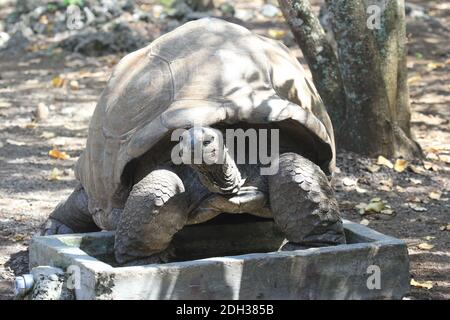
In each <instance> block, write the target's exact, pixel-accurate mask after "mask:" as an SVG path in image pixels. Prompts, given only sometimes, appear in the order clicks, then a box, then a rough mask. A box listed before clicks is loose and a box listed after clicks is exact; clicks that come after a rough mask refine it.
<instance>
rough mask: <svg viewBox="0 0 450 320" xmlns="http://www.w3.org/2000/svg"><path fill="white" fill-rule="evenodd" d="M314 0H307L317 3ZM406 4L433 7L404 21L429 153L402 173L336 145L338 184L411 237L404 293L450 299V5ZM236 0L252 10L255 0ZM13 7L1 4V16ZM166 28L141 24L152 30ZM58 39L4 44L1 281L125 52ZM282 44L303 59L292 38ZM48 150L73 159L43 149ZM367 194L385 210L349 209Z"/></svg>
mask: <svg viewBox="0 0 450 320" xmlns="http://www.w3.org/2000/svg"><path fill="white" fill-rule="evenodd" d="M319 2H320V1H313V3H314V4H315V5H316V8H317V4H318V3H319ZM411 2H413V3H417V4H420V5H421V6H423V7H424V8H426V9H427V12H428V15H429V18H428V19H417V18H413V17H408V20H407V32H408V38H409V62H408V69H409V82H410V91H411V108H412V129H413V132H414V134H415V136H416V138H417V141H418V142H419V143H420V145H421V146H422V148H423V150H424V153H425V155H426V156H427V159H426V160H425V161H422V160H417V161H413V162H409V167H408V168H407V169H406V170H405V171H404V172H401V173H400V172H397V171H395V170H394V169H391V168H388V167H386V166H383V165H380V166H375V164H376V163H377V159H368V158H364V157H361V156H358V155H354V154H349V153H346V152H342V151H341V152H339V153H338V166H339V168H340V172H339V173H338V174H337V178H336V181H335V182H334V184H335V188H336V193H337V196H338V198H339V201H340V206H341V210H342V215H343V216H344V217H345V218H348V219H350V220H353V221H357V222H362V223H363V224H368V225H369V227H371V228H373V229H375V230H377V231H380V232H382V233H385V234H387V235H391V236H394V237H397V238H400V239H403V240H405V241H406V242H407V244H408V250H409V253H410V259H411V277H412V279H414V280H415V281H416V282H417V283H418V284H417V283H416V285H415V286H413V287H412V291H411V296H410V297H409V298H410V299H450V215H449V204H450V202H449V197H450V193H449V191H448V189H449V183H450V166H449V159H450V125H449V119H450V81H449V80H450V76H449V75H450V53H449V47H450V43H449V39H450V37H449V36H450V34H449V30H450V29H449V28H450V3H448V2H447V1H411ZM233 3H234V2H233ZM235 5H236V6H237V7H242V8H250V10H251V9H252V8H253V9H255V7H256V6H258V5H259V4H258V2H248V1H237V2H236V3H235ZM9 10H11V8H10V7H8V6H6V7H3V8H0V19H3V16H4V15H5V14H7V13H8V12H9ZM258 19H259V20H258V21H253V20H252V21H248V22H246V23H242V24H243V25H245V26H248V27H249V28H251V29H253V30H255V31H256V32H258V33H260V34H264V35H267V34H269V35H272V36H273V35H276V34H277V32H278V31H277V32H274V30H278V29H281V30H283V29H284V30H286V27H285V25H284V23H283V20H282V18H281V17H278V18H264V17H258ZM162 30H163V28H161V26H158V25H156V24H151V23H150V24H149V25H148V26H147V27H146V32H148V33H149V34H151V37H150V38H154V37H155V36H158V35H159V34H160V33H161V32H163V31H162ZM54 41H55V39H52V38H43V39H41V40H40V41H39V42H37V43H32V44H29V45H28V46H27V47H26V48H23V49H19V48H17V50H15V51H14V53H11V52H9V53H6V54H5V53H3V54H2V53H1V52H0V282H1V281H2V280H9V279H12V278H13V277H14V275H18V274H22V273H25V272H27V271H28V266H27V259H28V257H27V254H28V252H27V246H28V244H29V241H30V239H31V238H32V237H33V234H35V232H36V231H37V230H38V227H39V225H40V224H41V223H42V222H43V221H44V220H45V219H46V217H47V215H48V214H49V213H50V212H51V210H52V208H54V206H55V205H56V204H57V203H58V202H59V201H60V200H62V199H64V198H65V197H67V195H68V194H69V193H70V192H71V191H72V189H73V188H74V186H75V185H76V181H75V178H74V173H73V167H74V164H75V162H76V160H77V158H78V157H79V155H80V153H81V152H82V150H83V147H84V143H85V140H86V136H87V128H88V123H89V118H90V115H91V114H92V112H93V110H94V108H95V105H96V101H97V99H98V97H99V94H100V92H101V91H102V89H103V87H104V86H105V83H106V81H107V79H108V77H109V75H110V73H111V70H112V68H113V66H114V65H115V64H116V63H117V61H118V60H119V59H120V57H121V55H117V54H115V55H106V56H102V57H86V56H83V55H80V54H73V53H68V52H65V51H63V50H61V49H57V48H53V47H52V44H53V43H54ZM287 44H288V45H289V46H290V47H291V48H292V49H293V50H295V52H296V53H297V54H298V56H299V58H300V59H301V61H304V60H303V58H302V57H301V53H300V51H299V50H298V48H297V47H296V45H295V44H294V43H293V42H292V41H291V42H290V43H289V41H287ZM305 66H306V65H305ZM62 79H64V83H61V82H62ZM60 85H61V86H60ZM39 104H44V105H46V106H47V107H48V111H49V112H48V115H46V112H45V108H44V112H42V108H41V111H39V112H37V111H36V110H38V105H39ZM36 118H37V119H36ZM33 119H35V120H33ZM53 148H55V149H58V150H60V151H63V152H65V153H67V154H68V155H69V156H70V158H69V159H66V160H58V159H53V158H51V157H49V154H48V153H49V151H50V150H51V149H53ZM391 161H392V162H393V163H395V161H396V159H391ZM400 164H401V163H400ZM400 167H401V166H400ZM373 198H379V200H378V199H375V200H373ZM371 199H372V202H379V201H380V200H381V201H385V203H384V205H388V206H390V209H389V207H387V208H385V209H387V210H385V211H383V212H384V213H371V214H365V215H361V214H360V212H359V210H358V209H357V208H355V207H356V206H358V205H359V204H360V203H366V204H367V203H369V202H371ZM360 207H362V205H360ZM421 285H423V286H426V285H432V288H428V289H427V288H423V287H421ZM8 298H10V297H9V296H6V295H4V296H3V297H0V299H8Z"/></svg>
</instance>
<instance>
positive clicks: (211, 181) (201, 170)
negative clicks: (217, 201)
mask: <svg viewBox="0 0 450 320" xmlns="http://www.w3.org/2000/svg"><path fill="white" fill-rule="evenodd" d="M190 166H191V167H192V168H193V169H194V170H195V171H196V172H197V174H198V175H199V178H200V181H201V182H202V184H203V185H204V186H205V187H206V188H207V189H208V190H209V191H211V192H213V193H219V194H233V193H236V192H238V191H239V189H240V188H241V186H242V185H243V184H244V180H243V179H242V177H241V173H240V171H239V169H238V168H237V166H236V163H235V162H234V160H233V159H232V158H231V157H230V155H229V154H228V152H224V157H223V163H214V164H205V163H201V164H190Z"/></svg>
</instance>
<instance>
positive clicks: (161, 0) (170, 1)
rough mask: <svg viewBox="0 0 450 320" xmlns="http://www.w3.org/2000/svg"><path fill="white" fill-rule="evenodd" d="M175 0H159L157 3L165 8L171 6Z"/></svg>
mask: <svg viewBox="0 0 450 320" xmlns="http://www.w3.org/2000/svg"><path fill="white" fill-rule="evenodd" d="M174 2H175V0H159V3H161V5H163V6H164V7H166V8H171V7H172V5H173V3H174Z"/></svg>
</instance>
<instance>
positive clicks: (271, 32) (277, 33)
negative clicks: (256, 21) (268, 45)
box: [267, 29, 286, 39]
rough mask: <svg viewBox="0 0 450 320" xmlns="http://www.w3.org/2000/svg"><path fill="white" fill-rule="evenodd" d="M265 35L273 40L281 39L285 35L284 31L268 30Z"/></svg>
mask: <svg viewBox="0 0 450 320" xmlns="http://www.w3.org/2000/svg"><path fill="white" fill-rule="evenodd" d="M267 34H268V35H269V36H270V37H271V38H274V39H282V38H283V37H284V36H285V35H286V31H284V30H282V29H269V30H268V31H267Z"/></svg>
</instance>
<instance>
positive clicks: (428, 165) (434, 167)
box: [423, 161, 439, 172]
mask: <svg viewBox="0 0 450 320" xmlns="http://www.w3.org/2000/svg"><path fill="white" fill-rule="evenodd" d="M423 167H424V168H425V169H427V170H432V171H436V172H437V171H439V166H437V165H436V164H434V163H433V162H429V161H424V162H423Z"/></svg>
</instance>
